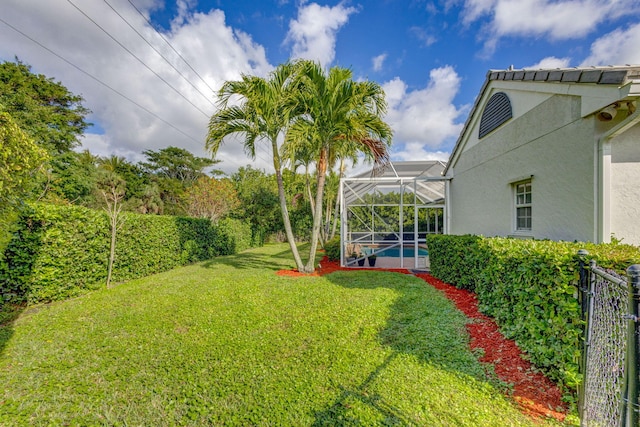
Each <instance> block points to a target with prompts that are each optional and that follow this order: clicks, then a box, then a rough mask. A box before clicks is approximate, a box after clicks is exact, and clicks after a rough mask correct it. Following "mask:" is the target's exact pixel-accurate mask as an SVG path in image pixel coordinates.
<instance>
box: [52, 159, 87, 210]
mask: <svg viewBox="0 0 640 427" xmlns="http://www.w3.org/2000/svg"><path fill="white" fill-rule="evenodd" d="M96 162H97V157H96V156H93V155H92V154H91V153H90V152H89V151H88V150H85V151H83V152H82V153H77V152H75V151H69V152H67V153H64V154H60V155H58V156H56V157H54V158H53V159H51V161H50V162H49V167H50V170H49V171H48V176H47V180H48V182H46V183H45V184H44V187H45V197H46V199H48V200H66V201H69V202H71V203H74V204H78V205H83V206H91V205H93V204H95V202H96V201H95V198H94V196H95V192H94V190H95V185H96V176H97V166H96Z"/></svg>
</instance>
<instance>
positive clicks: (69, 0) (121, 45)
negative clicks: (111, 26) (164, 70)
mask: <svg viewBox="0 0 640 427" xmlns="http://www.w3.org/2000/svg"><path fill="white" fill-rule="evenodd" d="M67 2H68V3H69V4H71V5H72V6H73V7H74V8H76V9H77V10H78V11H79V12H80V13H82V14H83V15H84V16H85V18H87V19H88V20H89V21H91V22H93V24H94V25H95V26H96V27H98V28H100V30H102V32H103V33H105V34H106V35H107V36H109V38H110V39H111V40H113V41H114V42H116V43H117V44H118V46H120V47H121V48H122V49H124V50H125V51H127V53H129V54H130V55H131V56H133V57H134V58H135V59H137V60H138V62H140V63H141V64H142V65H143V66H144V67H145V68H146V69H147V70H149V71H151V72H152V73H153V74H154V75H155V76H156V77H157V78H159V79H160V80H162V81H163V82H164V83H165V84H166V85H167V86H169V87H170V88H171V89H173V91H174V92H175V93H177V94H178V95H180V97H182V98H183V99H184V100H185V101H187V102H188V103H189V104H191V105H192V106H193V108H195V109H196V110H198V111H200V112H201V113H202V115H203V116H205V117H209V114H207V113H206V112H204V111H203V110H201V109H200V107H198V106H197V105H196V104H194V103H193V102H191V101H190V100H189V99H188V98H187V97H186V96H184V95H183V94H182V93H181V92H180V91H179V90H178V89H176V88H175V87H173V86H172V85H171V83H169V82H168V81H166V80H165V79H164V78H163V77H162V76H161V75H160V74H158V73H156V72H155V71H154V70H153V69H152V68H151V67H149V66H148V65H147V64H146V63H145V62H144V61H143V60H142V59H140V58H138V56H136V55H135V54H134V53H133V52H131V51H130V50H129V49H128V48H127V47H126V46H125V45H123V44H122V43H120V42H119V41H118V40H117V39H116V38H115V37H113V36H112V35H111V34H110V33H109V32H108V31H107V30H105V29H104V28H102V27H101V26H100V24H98V23H97V22H96V21H94V20H93V19H92V18H91V17H90V16H89V15H87V14H86V13H85V12H84V11H83V10H82V9H80V8H79V7H78V6H76V4H75V3H73V2H72V1H71V0H67Z"/></svg>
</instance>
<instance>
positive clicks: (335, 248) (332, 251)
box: [324, 236, 340, 261]
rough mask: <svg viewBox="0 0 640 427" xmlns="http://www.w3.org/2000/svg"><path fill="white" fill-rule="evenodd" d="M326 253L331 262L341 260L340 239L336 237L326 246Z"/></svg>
mask: <svg viewBox="0 0 640 427" xmlns="http://www.w3.org/2000/svg"><path fill="white" fill-rule="evenodd" d="M324 251H325V254H326V255H327V257H328V258H329V259H330V260H331V261H339V260H340V237H339V236H336V237H334V238H333V239H331V240H329V241H327V242H326V243H325V244H324Z"/></svg>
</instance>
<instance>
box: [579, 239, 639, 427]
mask: <svg viewBox="0 0 640 427" xmlns="http://www.w3.org/2000/svg"><path fill="white" fill-rule="evenodd" d="M579 255H581V257H580V258H581V260H582V261H581V262H580V286H579V290H580V295H579V300H580V305H581V309H582V316H583V320H584V321H585V329H584V341H583V348H582V360H581V366H580V367H581V371H582V373H583V375H584V380H583V383H582V386H581V389H580V396H579V399H580V401H579V405H580V406H579V408H580V419H581V426H583V427H596V426H597V427H640V424H639V423H638V420H639V417H638V415H639V413H638V411H639V410H640V405H639V401H638V382H639V381H638V374H639V373H640V369H638V365H637V364H638V361H639V360H640V359H639V351H640V347H639V342H640V340H639V339H638V338H639V337H638V334H639V333H640V328H639V326H640V322H639V320H640V318H639V317H638V307H639V304H640V265H633V266H631V267H629V268H628V269H627V277H623V276H620V275H618V274H616V273H615V272H614V271H611V270H606V269H603V268H601V267H599V266H597V265H596V262H595V261H591V262H590V263H589V264H588V265H587V263H586V262H585V261H584V259H585V257H586V256H587V255H588V253H587V252H586V251H580V252H579Z"/></svg>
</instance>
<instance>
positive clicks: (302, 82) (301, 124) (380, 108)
mask: <svg viewBox="0 0 640 427" xmlns="http://www.w3.org/2000/svg"><path fill="white" fill-rule="evenodd" d="M296 77H297V87H298V90H299V92H298V95H299V96H298V99H297V101H298V103H299V104H301V105H302V106H303V112H302V114H297V115H295V116H294V117H293V118H292V120H293V123H292V124H291V126H289V128H288V131H287V134H286V136H285V146H287V149H288V150H290V151H291V152H294V153H296V152H301V151H311V152H312V153H313V158H315V163H316V195H315V205H314V214H313V230H312V235H311V245H310V252H309V260H308V262H307V265H306V266H305V267H304V270H303V271H305V272H313V270H314V259H315V254H316V250H317V244H318V239H319V236H320V230H321V226H322V222H323V220H322V213H323V209H322V207H323V198H324V188H325V182H326V175H327V171H328V170H329V169H330V166H331V165H332V164H333V163H334V162H335V160H336V159H337V158H340V157H353V156H354V152H363V153H364V154H365V155H366V156H367V157H368V158H370V159H372V160H373V161H374V163H375V165H376V168H380V167H383V166H385V165H386V164H387V163H388V161H389V155H388V152H387V147H388V146H389V145H390V144H391V135H392V132H391V128H390V127H389V125H387V124H386V123H385V122H384V121H383V120H382V116H383V115H384V114H385V112H386V106H387V105H386V101H385V95H384V91H383V90H382V87H380V85H378V84H377V83H374V82H369V81H362V82H354V81H353V76H352V72H351V70H349V69H345V68H340V67H333V68H331V69H330V70H329V71H328V72H325V70H324V69H323V68H322V66H321V65H320V64H319V63H317V62H312V61H304V62H303V63H301V68H300V72H299V73H298V74H297V76H296Z"/></svg>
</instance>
